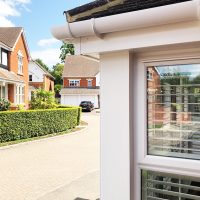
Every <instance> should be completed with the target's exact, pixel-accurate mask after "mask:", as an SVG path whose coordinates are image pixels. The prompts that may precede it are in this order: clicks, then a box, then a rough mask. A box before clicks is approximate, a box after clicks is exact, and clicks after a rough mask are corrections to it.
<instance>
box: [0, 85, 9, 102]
mask: <svg viewBox="0 0 200 200" xmlns="http://www.w3.org/2000/svg"><path fill="white" fill-rule="evenodd" d="M6 89H7V87H6V86H5V85H0V99H6V97H7V95H6Z"/></svg>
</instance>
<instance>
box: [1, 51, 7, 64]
mask: <svg viewBox="0 0 200 200" xmlns="http://www.w3.org/2000/svg"><path fill="white" fill-rule="evenodd" d="M2 64H3V65H5V66H7V65H8V54H7V53H6V52H4V51H2Z"/></svg>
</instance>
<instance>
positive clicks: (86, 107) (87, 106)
mask: <svg viewBox="0 0 200 200" xmlns="http://www.w3.org/2000/svg"><path fill="white" fill-rule="evenodd" d="M79 106H80V107H81V108H82V110H83V111H89V112H91V111H92V110H93V109H94V104H93V103H92V102H91V101H81V103H80V105H79Z"/></svg>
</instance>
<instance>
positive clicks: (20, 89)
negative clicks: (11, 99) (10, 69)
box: [15, 85, 25, 105]
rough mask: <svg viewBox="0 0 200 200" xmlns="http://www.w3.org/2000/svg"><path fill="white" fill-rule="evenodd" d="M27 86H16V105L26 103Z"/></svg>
mask: <svg viewBox="0 0 200 200" xmlns="http://www.w3.org/2000/svg"><path fill="white" fill-rule="evenodd" d="M24 97H25V86H24V85H16V86H15V103H16V104H17V105H18V104H24V103H25V98H24Z"/></svg>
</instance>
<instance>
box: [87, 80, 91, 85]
mask: <svg viewBox="0 0 200 200" xmlns="http://www.w3.org/2000/svg"><path fill="white" fill-rule="evenodd" d="M87 81H88V87H92V79H88V80H87Z"/></svg>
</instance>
